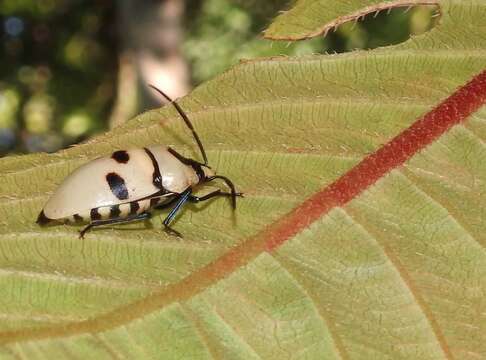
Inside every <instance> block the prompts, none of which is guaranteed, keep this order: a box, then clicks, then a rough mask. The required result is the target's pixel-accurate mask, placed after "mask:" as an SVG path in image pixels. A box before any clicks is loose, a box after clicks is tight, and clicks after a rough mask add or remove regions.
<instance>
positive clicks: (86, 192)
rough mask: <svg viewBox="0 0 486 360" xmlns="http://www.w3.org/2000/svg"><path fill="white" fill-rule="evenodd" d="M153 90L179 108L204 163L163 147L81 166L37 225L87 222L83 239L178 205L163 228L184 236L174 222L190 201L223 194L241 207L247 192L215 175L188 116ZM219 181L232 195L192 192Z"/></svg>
mask: <svg viewBox="0 0 486 360" xmlns="http://www.w3.org/2000/svg"><path fill="white" fill-rule="evenodd" d="M150 86H151V87H152V88H153V89H155V90H156V91H157V92H159V93H160V94H161V95H162V96H163V97H164V98H166V99H167V100H168V101H169V102H170V103H171V104H172V105H174V107H175V109H176V110H177V112H178V113H179V114H180V116H181V118H182V119H183V120H184V122H185V124H186V125H187V127H188V128H189V129H190V131H191V132H192V135H193V137H194V140H195V141H196V143H197V145H198V147H199V150H200V151H201V155H202V157H203V160H204V162H203V163H201V162H198V161H196V160H193V159H189V158H186V157H184V156H182V155H181V154H179V153H178V152H177V151H175V150H174V149H172V148H170V147H168V146H163V145H155V146H148V147H145V148H142V149H128V150H117V151H115V152H113V153H112V154H111V156H105V157H100V158H98V159H95V160H92V161H90V162H88V163H86V164H84V165H82V166H81V167H79V168H78V169H76V170H75V171H74V172H73V173H72V174H70V175H69V176H68V177H67V178H66V179H64V181H63V182H62V183H61V185H59V187H58V188H57V189H56V191H54V193H53V194H52V196H51V197H50V198H49V200H48V201H47V203H46V204H45V206H44V208H43V209H42V211H41V212H40V214H39V216H38V218H37V223H38V224H40V225H45V224H49V223H53V222H88V223H89V224H88V225H87V226H86V227H85V228H84V229H83V230H81V232H80V235H79V236H80V238H83V237H84V234H85V233H86V232H87V231H88V230H89V229H91V228H93V227H95V226H100V225H108V224H119V223H127V222H132V221H137V220H143V219H148V218H150V216H151V213H150V211H151V210H152V209H154V208H156V209H158V208H164V207H169V206H173V207H172V209H171V210H170V212H169V214H168V215H167V217H166V218H165V220H164V221H163V224H164V229H165V230H166V231H167V232H168V233H170V234H173V235H177V236H181V234H180V233H179V232H177V231H176V230H174V229H172V228H171V227H170V223H171V221H172V220H173V219H174V217H175V216H176V215H177V213H178V212H179V210H180V209H181V208H182V206H183V205H184V204H185V203H187V202H188V201H189V202H199V201H204V200H208V199H211V198H214V197H217V196H224V197H230V199H231V205H232V207H233V209H235V208H236V197H238V196H242V194H241V193H239V192H236V190H235V187H234V185H233V183H232V182H231V180H230V179H228V178H227V177H225V176H221V175H216V174H215V172H214V171H213V170H212V169H211V167H210V166H209V165H208V159H207V156H206V152H205V150H204V147H203V145H202V143H201V140H200V139H199V136H198V135H197V133H196V131H195V130H194V127H193V126H192V123H191V122H190V121H189V118H188V117H187V115H186V113H185V112H184V111H183V110H182V108H181V107H180V106H179V104H178V103H177V102H175V101H173V100H172V99H170V98H169V97H168V96H167V95H166V94H165V93H164V92H162V91H161V90H159V89H157V88H156V87H154V86H152V85H150ZM216 179H220V180H222V181H224V182H225V183H226V185H227V186H228V187H229V189H230V192H225V191H222V190H220V189H218V190H215V191H213V192H211V193H209V194H207V195H204V196H201V197H198V196H195V195H193V194H192V192H193V190H194V188H195V187H196V186H197V185H201V184H205V183H208V182H211V181H213V180H216Z"/></svg>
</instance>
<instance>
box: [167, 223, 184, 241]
mask: <svg viewBox="0 0 486 360" xmlns="http://www.w3.org/2000/svg"><path fill="white" fill-rule="evenodd" d="M164 231H165V232H166V233H167V234H168V235H170V236H177V237H178V238H181V239H182V238H183V236H182V234H181V233H180V232H179V231H177V230H174V229H172V228H171V227H170V226H168V225H164Z"/></svg>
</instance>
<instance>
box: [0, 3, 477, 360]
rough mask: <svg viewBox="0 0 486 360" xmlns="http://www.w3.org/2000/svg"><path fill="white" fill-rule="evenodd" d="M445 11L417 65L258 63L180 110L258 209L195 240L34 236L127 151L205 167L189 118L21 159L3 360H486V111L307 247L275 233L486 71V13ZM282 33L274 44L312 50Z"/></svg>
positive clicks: (135, 231) (3, 235)
mask: <svg viewBox="0 0 486 360" xmlns="http://www.w3.org/2000/svg"><path fill="white" fill-rule="evenodd" d="M422 2H423V1H417V3H422ZM307 3H309V4H310V5H309V6H315V7H313V9H316V11H320V10H319V7H318V6H317V5H319V4H327V5H329V4H335V5H333V6H332V7H331V6H329V7H328V9H334V10H333V11H332V12H330V14H332V16H333V17H342V16H344V15H346V13H345V12H344V11H350V12H352V13H356V12H357V11H358V10H359V7H361V8H368V7H370V6H372V5H373V4H376V1H357V0H355V1H352V2H351V1H344V0H343V1H323V0H321V1H306V0H302V1H300V2H298V3H297V4H296V7H295V9H299V8H301V9H302V8H305V7H306V4H307ZM390 3H393V4H395V5H397V4H398V3H399V2H397V1H393V2H390ZM407 3H410V1H407ZM313 4H315V5H313ZM348 5H349V6H351V5H352V6H353V7H352V9H351V8H349V7H347V6H348ZM347 9H348V10H347ZM440 9H441V14H442V17H441V19H440V21H439V23H438V25H437V26H436V27H435V28H434V29H433V30H432V31H430V32H429V33H427V34H426V35H423V36H420V37H416V38H413V39H411V40H410V41H408V42H406V43H404V44H402V45H400V46H395V47H391V48H382V49H377V50H373V51H369V52H355V53H351V54H344V55H338V56H309V57H305V58H272V59H261V60H255V61H250V62H246V63H243V64H241V65H239V66H237V67H235V68H233V69H231V70H230V71H228V72H226V73H224V74H222V75H220V76H219V77H217V78H216V79H214V80H212V81H210V82H208V83H206V84H204V85H202V86H200V87H199V88H198V89H196V90H195V91H194V92H193V93H192V94H191V95H190V96H188V97H186V98H184V99H183V100H181V105H182V106H183V107H184V108H185V109H186V110H187V111H188V113H189V115H190V117H191V118H192V119H193V121H194V124H195V126H196V127H197V129H198V131H199V133H200V136H201V138H202V139H203V140H204V142H205V144H206V147H207V150H208V155H209V158H210V163H211V164H212V165H213V167H214V168H216V169H218V172H219V173H221V174H225V175H227V176H228V177H230V178H232V179H233V180H234V181H235V183H236V184H237V186H238V189H240V190H242V191H244V192H245V194H246V198H245V199H242V200H241V201H239V203H238V210H237V212H236V213H235V215H234V216H233V215H232V212H231V210H230V206H229V204H228V202H227V201H225V200H218V201H214V202H212V203H210V204H204V205H200V206H199V205H198V206H189V207H188V208H187V209H186V211H185V212H184V214H183V216H181V217H180V219H179V220H178V221H177V223H176V224H175V226H176V228H177V229H178V230H180V231H181V232H183V233H184V235H185V237H184V239H182V240H180V239H175V238H172V237H168V236H167V235H165V233H164V232H162V231H161V230H160V227H161V226H160V225H161V221H160V217H159V216H155V217H154V219H153V220H152V221H151V227H146V226H145V225H144V224H135V225H129V226H118V227H113V228H109V229H105V230H100V231H93V232H92V233H89V234H88V235H87V237H86V238H85V239H84V240H83V241H81V240H79V239H78V237H77V234H78V233H77V231H78V230H79V229H78V228H76V227H72V226H57V227H50V228H46V229H41V228H39V227H38V226H37V225H36V224H35V223H34V221H35V218H36V216H37V213H38V211H39V210H40V209H41V207H42V206H43V204H44V202H45V201H46V200H47V197H48V195H49V194H50V193H51V192H52V191H53V190H54V189H55V187H56V185H58V184H59V183H60V182H61V181H62V179H63V178H64V177H65V176H67V175H68V174H69V173H70V172H71V171H72V170H73V169H75V168H76V167H77V166H79V165H80V164H82V163H85V162H86V161H88V160H89V159H92V158H94V157H97V156H100V155H103V154H109V153H111V151H113V149H115V148H126V147H129V146H144V145H149V144H153V143H165V144H171V145H173V146H174V147H175V148H177V149H179V150H181V151H184V152H185V153H186V154H187V155H194V156H197V155H195V149H194V147H193V146H192V143H191V141H190V138H189V136H188V134H187V131H186V129H185V128H184V127H183V124H181V121H180V120H179V119H178V118H177V115H176V113H175V112H174V111H173V109H172V108H170V107H167V108H164V109H161V110H157V111H151V112H148V113H145V114H142V115H141V116H139V117H137V118H135V119H133V120H132V121H130V122H128V123H127V124H126V125H124V126H122V127H120V128H117V129H115V130H114V131H112V132H110V133H107V134H104V135H102V136H99V137H97V138H96V139H94V140H93V141H90V142H88V143H86V144H83V145H80V146H77V147H74V148H71V149H68V150H66V151H62V152H60V153H57V154H53V155H45V154H36V155H30V156H22V157H8V158H5V159H2V160H1V161H0V171H1V175H0V184H1V185H0V289H1V294H2V296H1V300H0V301H1V310H0V342H1V344H2V346H1V348H0V354H1V356H2V357H3V358H7V359H8V358H28V359H33V358H87V357H88V358H128V359H132V358H160V359H171V358H241V359H252V358H291V357H294V358H319V359H321V358H330V359H331V358H352V359H355V358H366V359H376V358H390V359H398V358H410V359H417V358H420V359H442V358H471V359H472V358H480V357H484V356H486V336H485V334H486V315H485V314H486V303H485V300H484V298H485V296H484V294H485V292H486V254H485V251H484V246H485V245H486V221H485V219H486V210H485V207H484V205H483V204H484V203H485V200H486V161H485V159H486V148H485V140H486V109H485V108H484V107H483V108H481V109H480V110H479V111H477V112H475V113H474V114H473V115H472V116H471V117H469V118H468V119H467V121H466V122H465V123H463V124H460V125H456V126H454V127H453V128H452V129H450V130H449V131H447V132H446V133H445V134H444V135H442V136H441V137H440V138H438V139H437V140H436V141H434V142H433V143H431V144H430V145H429V146H427V147H426V148H425V149H423V150H421V151H419V152H418V153H417V154H416V155H415V156H413V157H412V158H411V159H410V160H408V161H407V162H406V163H405V164H404V166H400V167H396V168H395V169H393V170H392V171H391V172H389V173H387V174H386V175H384V176H382V177H381V178H380V179H379V180H378V181H377V182H376V183H374V184H373V185H372V186H371V187H370V188H369V189H368V190H366V191H364V192H361V193H360V194H359V195H358V196H355V197H354V198H353V199H352V200H351V201H350V202H348V203H347V204H346V205H343V206H340V207H334V208H332V209H331V211H329V212H328V213H326V214H325V215H323V216H321V217H319V218H318V220H315V221H313V222H312V223H311V224H310V225H309V226H305V229H301V227H302V225H301V223H295V226H296V228H299V231H298V232H297V234H294V235H291V236H290V238H288V239H287V238H285V239H282V238H279V236H278V233H277V232H276V231H275V229H277V228H276V227H275V223H276V222H277V224H278V222H279V221H281V220H279V219H282V217H283V216H284V215H285V214H286V213H288V212H289V211H291V210H292V209H293V208H296V207H299V205H300V204H302V203H303V202H304V200H305V199H307V198H308V197H310V196H311V195H313V194H315V193H316V192H318V191H320V190H321V189H323V188H326V186H328V185H329V184H331V183H332V182H334V181H335V180H337V179H339V178H340V177H341V176H343V174H345V173H346V172H347V171H349V170H350V169H352V168H353V167H354V166H355V165H356V164H358V163H360V162H361V161H362V160H363V159H364V158H365V157H366V156H367V155H368V154H370V153H373V152H375V151H377V150H378V149H380V148H381V147H382V146H383V145H384V144H386V143H387V142H389V141H390V140H391V139H392V138H393V137H395V136H396V135H398V134H400V133H401V132H403V131H404V130H405V129H407V128H408V127H409V126H410V125H411V124H412V123H414V121H415V120H416V119H417V118H418V117H420V116H421V115H423V114H424V113H426V112H428V111H430V110H431V109H432V108H433V107H434V106H435V105H437V104H438V103H439V102H441V101H443V100H444V99H446V98H447V97H448V96H449V95H451V94H452V93H453V92H454V91H455V90H456V88H457V87H459V86H461V85H463V84H465V83H466V82H468V81H469V80H470V79H471V78H472V77H473V76H475V75H476V74H478V73H480V72H481V71H482V70H483V69H484V68H486V50H485V48H486V21H485V20H484V19H485V18H486V3H485V2H484V1H482V0H476V1H473V0H468V1H465V0H461V1H457V0H456V1H441V2H440ZM291 13H292V11H291V12H289V13H288V14H291ZM292 14H293V15H292V17H291V23H292V24H296V23H303V24H307V23H308V21H309V20H308V18H307V15H306V12H305V11H304V12H302V13H299V12H294V13H292ZM317 14H318V13H317ZM303 16H305V18H303ZM327 16H328V15H325V16H324V15H323V17H322V20H320V21H321V22H322V23H319V18H318V17H316V16H314V18H313V20H312V21H313V22H314V24H313V25H312V26H310V25H305V26H306V28H307V29H311V30H312V29H314V28H316V27H317V28H318V27H319V26H321V27H322V26H324V25H325V23H326V22H328V21H329V18H328V17H327ZM316 19H317V20H316ZM316 21H317V23H316ZM278 24H279V29H278V31H277V30H275V34H277V33H279V34H284V31H285V29H286V26H287V27H288V29H289V33H291V34H295V30H294V27H290V25H289V24H287V25H286V20H285V17H282V18H280V19H279V20H278ZM268 35H269V33H267V36H268ZM282 36H285V35H282ZM292 36H294V35H292ZM275 37H277V35H275ZM304 37H305V36H304ZM480 90H481V91H483V92H484V86H483V88H481V89H480ZM469 100H470V99H468V97H464V98H463V99H462V101H463V102H468V101H469ZM447 106H449V105H447V104H446V107H447ZM450 111H451V112H452V115H453V116H456V113H455V112H456V111H457V109H456V108H455V107H454V106H450ZM397 155H399V154H397ZM319 206H321V205H319ZM156 214H157V215H160V216H163V214H162V213H156ZM307 220H309V218H306V217H305V213H304V217H303V220H302V221H303V222H304V223H305V221H307ZM299 226H300V227H299ZM128 229H131V230H128ZM283 240H286V241H285V242H283ZM279 242H283V244H281V245H280V246H276V247H271V246H269V244H275V243H279Z"/></svg>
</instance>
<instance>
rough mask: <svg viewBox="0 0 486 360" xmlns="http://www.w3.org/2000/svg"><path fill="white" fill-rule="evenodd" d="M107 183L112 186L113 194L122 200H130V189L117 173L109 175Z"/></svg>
mask: <svg viewBox="0 0 486 360" xmlns="http://www.w3.org/2000/svg"><path fill="white" fill-rule="evenodd" d="M106 181H107V182H108V185H109V186H110V189H111V192H112V193H113V195H115V196H116V197H117V198H118V199H120V200H126V199H128V189H127V186H126V185H125V180H123V178H122V177H121V176H120V175H118V174H117V173H114V172H112V173H109V174H107V175H106Z"/></svg>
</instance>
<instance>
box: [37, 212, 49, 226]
mask: <svg viewBox="0 0 486 360" xmlns="http://www.w3.org/2000/svg"><path fill="white" fill-rule="evenodd" d="M51 221H52V220H51V219H49V218H48V217H47V216H46V214H44V210H42V211H41V212H40V214H39V216H38V217H37V221H36V222H37V224H39V225H45V224H49V223H50V222H51Z"/></svg>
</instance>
